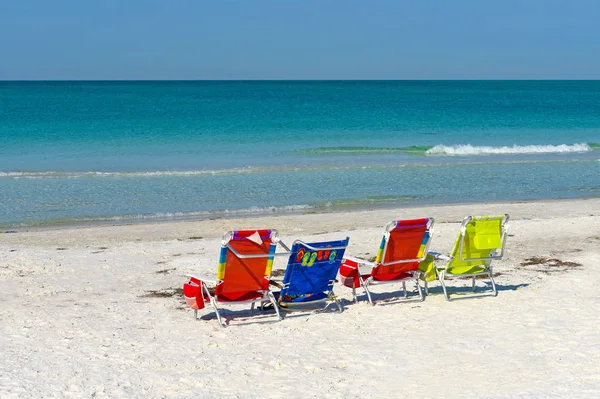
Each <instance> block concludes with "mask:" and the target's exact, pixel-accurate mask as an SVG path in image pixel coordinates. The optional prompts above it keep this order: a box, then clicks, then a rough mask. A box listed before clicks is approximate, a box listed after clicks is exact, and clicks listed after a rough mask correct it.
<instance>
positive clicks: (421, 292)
mask: <svg viewBox="0 0 600 399" xmlns="http://www.w3.org/2000/svg"><path fill="white" fill-rule="evenodd" d="M415 282H416V283H417V292H418V293H419V298H421V302H423V301H424V300H425V295H423V290H422V289H421V285H420V284H419V278H418V277H417V278H416V279H415Z"/></svg>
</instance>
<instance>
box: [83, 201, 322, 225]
mask: <svg viewBox="0 0 600 399" xmlns="http://www.w3.org/2000/svg"><path fill="white" fill-rule="evenodd" d="M314 208H315V207H314V206H312V205H306V204H300V205H282V206H252V207H249V208H242V209H222V210H214V211H196V212H160V213H151V214H137V215H136V214H133V215H131V214H130V215H115V216H99V217H86V218H76V219H73V220H72V221H73V222H126V221H152V220H156V221H159V220H173V219H195V218H198V219H204V218H208V217H219V216H222V217H232V216H245V215H263V214H270V213H275V214H277V213H293V212H302V211H305V210H309V209H314Z"/></svg>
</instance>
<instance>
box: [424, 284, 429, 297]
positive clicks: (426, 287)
mask: <svg viewBox="0 0 600 399" xmlns="http://www.w3.org/2000/svg"><path fill="white" fill-rule="evenodd" d="M425 295H429V284H428V283H427V280H425Z"/></svg>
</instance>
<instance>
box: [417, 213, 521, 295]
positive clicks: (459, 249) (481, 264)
mask: <svg viewBox="0 0 600 399" xmlns="http://www.w3.org/2000/svg"><path fill="white" fill-rule="evenodd" d="M508 218H509V216H508V215H506V214H505V215H496V216H467V217H466V218H465V219H464V220H463V222H462V225H461V227H460V233H459V235H458V238H457V239H456V241H455V242H454V248H453V249H452V253H451V255H450V256H446V255H442V254H440V253H438V252H429V253H428V255H429V259H432V258H433V259H435V260H442V261H445V262H446V263H445V265H444V266H443V267H437V266H436V268H435V272H436V274H437V278H438V280H439V281H440V283H441V285H442V289H443V290H444V295H445V297H446V299H447V300H448V301H449V300H450V296H449V295H448V289H447V287H446V283H445V281H446V280H449V279H453V278H464V277H467V278H468V277H471V279H472V290H473V292H475V280H476V279H477V277H479V276H488V277H489V279H490V281H491V284H492V293H493V296H496V295H498V291H497V289H496V283H495V282H494V277H493V274H492V261H493V260H497V259H502V256H503V255H504V245H505V244H506V231H507V222H508ZM425 292H428V287H427V281H426V282H425Z"/></svg>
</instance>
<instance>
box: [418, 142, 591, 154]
mask: <svg viewBox="0 0 600 399" xmlns="http://www.w3.org/2000/svg"><path fill="white" fill-rule="evenodd" d="M592 149H593V146H592V145H589V144H587V143H578V144H559V145H523V146H520V145H513V146H502V147H490V146H474V145H471V144H464V145H450V146H446V145H436V146H435V147H432V148H430V149H428V150H427V151H425V154H426V155H497V154H552V153H568V152H588V151H592Z"/></svg>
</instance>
